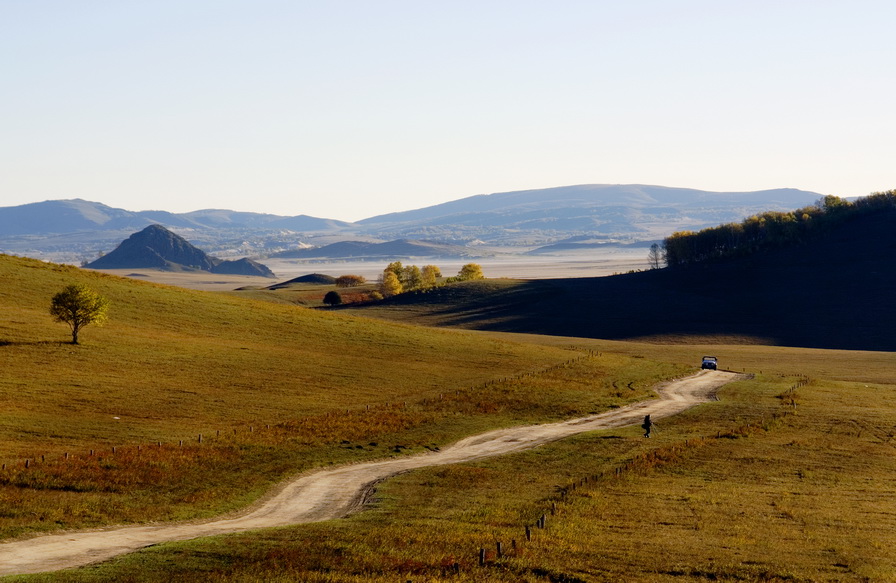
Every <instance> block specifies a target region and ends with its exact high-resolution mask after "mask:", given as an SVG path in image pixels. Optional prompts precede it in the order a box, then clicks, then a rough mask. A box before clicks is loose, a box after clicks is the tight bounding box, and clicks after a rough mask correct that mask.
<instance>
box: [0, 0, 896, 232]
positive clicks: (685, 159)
mask: <svg viewBox="0 0 896 583" xmlns="http://www.w3.org/2000/svg"><path fill="white" fill-rule="evenodd" d="M894 24H896V2H892V1H891V0H876V1H874V0H845V1H825V0H814V1H809V0H777V1H765V0H750V1H746V0H738V1H726V0H712V1H702V0H682V1H674V0H664V1H659V0H626V1H624V2H623V1H619V0H613V1H603V0H591V1H564V0H551V1H541V2H534V1H525V0H517V1H497V0H475V1H466V0H451V1H447V0H443V1H439V2H436V1H426V0H394V1H393V0H366V1H357V0H346V1H339V0H329V1H324V0H318V1H313V2H312V1H298V0H295V1H286V0H252V1H249V0H245V1H236V0H195V1H190V0H176V1H172V0H152V1H150V2H147V1H145V0H139V1H135V0H106V1H96V0H93V1H89V0H85V1H77V0H0V73H2V74H0V112H2V113H0V206H10V205H17V204H24V203H27V202H37V201H42V200H49V199H60V198H84V199H88V200H94V201H98V202H102V203H105V204H108V205H110V206H115V207H122V208H127V209H129V210H147V209H162V210H170V211H175V212H185V211H190V210H196V209H200V208H231V209H235V210H244V211H256V212H269V213H276V214H282V215H297V214H308V215H313V216H319V217H328V218H336V219H343V220H357V219H361V218H365V217H368V216H372V215H376V214H380V213H385V212H392V211H399V210H409V209H413V208H419V207H423V206H428V205H431V204H437V203H439V202H445V201H449V200H455V199H458V198H462V197H465V196H470V195H473V194H485V193H491V192H501V191H509V190H521V189H528V188H544V187H551V186H562V185H569V184H584V183H609V184H617V183H641V184H660V185H664V186H680V187H690V188H701V189H706V190H731V191H743V190H758V189H765V188H779V187H793V188H801V189H805V190H814V191H818V192H821V193H824V194H837V195H840V196H853V195H864V194H868V193H870V192H872V191H876V190H886V189H891V188H896V176H894V168H896V163H894V160H896V140H894V135H896V112H894V105H893V102H894V97H893V96H894V95H896V44H894V42H893V26H894Z"/></svg>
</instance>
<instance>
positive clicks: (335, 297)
mask: <svg viewBox="0 0 896 583" xmlns="http://www.w3.org/2000/svg"><path fill="white" fill-rule="evenodd" d="M324 303H325V304H327V305H328V306H338V305H339V304H341V303H342V296H341V295H339V292H336V291H328V292H327V295H325V296H324Z"/></svg>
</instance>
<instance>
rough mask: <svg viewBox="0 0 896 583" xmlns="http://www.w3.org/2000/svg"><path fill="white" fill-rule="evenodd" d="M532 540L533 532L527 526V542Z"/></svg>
mask: <svg viewBox="0 0 896 583" xmlns="http://www.w3.org/2000/svg"><path fill="white" fill-rule="evenodd" d="M531 540H532V530H531V529H530V528H529V525H528V524H527V525H526V542H529V541H531Z"/></svg>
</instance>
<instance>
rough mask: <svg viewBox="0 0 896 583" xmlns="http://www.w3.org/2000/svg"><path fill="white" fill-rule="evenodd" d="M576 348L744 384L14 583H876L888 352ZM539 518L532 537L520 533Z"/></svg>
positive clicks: (884, 517)
mask: <svg viewBox="0 0 896 583" xmlns="http://www.w3.org/2000/svg"><path fill="white" fill-rule="evenodd" d="M544 339H545V341H546V342H551V343H554V342H560V340H559V339H556V338H548V337H545V338H544ZM583 347H586V348H590V349H592V350H601V351H606V352H603V354H607V352H609V351H613V352H616V353H628V354H629V355H630V356H631V357H640V358H635V360H639V361H641V362H644V363H647V362H650V361H651V359H654V358H665V359H667V360H670V361H676V360H678V359H681V358H684V357H687V356H688V355H689V354H691V353H693V352H694V351H697V352H703V351H706V352H714V353H718V354H719V355H720V357H721V358H723V362H724V363H725V364H726V366H730V367H731V368H737V369H740V368H742V367H748V368H750V369H751V370H754V371H756V372H757V374H756V377H755V378H754V379H752V380H750V381H744V382H740V383H737V384H735V385H731V386H729V387H727V388H725V389H723V391H722V392H721V395H720V398H721V400H720V401H719V402H717V403H713V404H710V405H706V406H703V407H699V408H697V409H693V410H691V411H688V412H687V413H685V414H682V415H679V416H676V417H674V418H670V419H667V420H665V421H664V422H663V423H661V426H660V427H659V430H658V431H657V433H656V435H655V437H654V438H652V439H650V440H645V439H643V438H642V437H641V435H640V431H639V430H638V429H637V428H634V427H631V428H623V429H617V430H607V431H601V432H595V433H591V434H585V435H581V436H578V437H575V438H571V439H567V440H563V441H562V442H558V443H555V444H552V445H549V446H544V447H541V448H538V449H536V450H532V451H529V452H525V453H520V454H515V455H510V456H503V457H501V458H495V459H491V460H483V461H480V462H476V463H468V464H458V465H454V466H448V467H437V468H430V469H424V470H420V471H416V472H412V473H409V474H405V475H402V476H399V477H396V478H394V479H392V480H389V481H388V482H386V483H385V484H382V485H381V486H380V488H379V491H378V492H377V495H376V500H375V502H374V505H373V507H372V508H371V509H370V510H369V511H367V512H365V513H362V514H359V515H356V516H354V517H352V518H350V519H346V520H336V521H330V522H325V523H318V524H311V525H303V526H296V527H289V528H280V529H269V530H264V531H258V532H253V533H242V534H235V535H229V536H222V537H213V538H206V539H200V540H196V541H188V542H182V543H171V544H164V545H157V546H155V547H152V548H150V549H146V550H144V551H141V552H139V553H135V554H132V555H128V556H123V557H120V558H118V559H116V560H113V561H110V562H108V563H106V564H104V565H101V566H97V567H93V568H85V569H79V570H76V571H72V572H68V573H55V574H52V575H38V576H30V577H21V578H14V580H17V581H23V582H38V581H53V582H60V581H63V582H72V583H75V582H78V583H88V582H90V583H94V582H99V581H109V580H126V581H135V582H155V581H166V582H168V581H175V582H180V581H184V582H186V581H195V580H197V579H203V580H208V581H214V582H240V583H248V582H268V581H284V582H285V581H303V582H312V583H324V582H326V583H361V582H375V583H386V582H394V581H415V582H416V581H457V582H459V583H466V582H474V581H475V582H479V581H492V582H521V581H522V582H530V583H535V582H538V583H542V582H543V583H554V582H560V581H564V582H616V581H626V582H644V583H655V582H659V583H671V582H675V583H705V582H706V581H724V582H730V583H733V582H743V581H753V582H774V583H781V582H798V583H809V582H831V583H833V582H856V583H859V582H872V581H873V582H878V581H880V582H886V581H892V580H893V573H894V572H896V554H894V553H893V551H892V549H893V547H894V545H896V521H894V517H896V505H894V502H893V500H894V499H896V482H894V480H893V476H894V475H896V457H894V456H893V447H894V432H893V428H894V427H896V398H894V395H896V384H894V382H893V377H892V371H893V369H894V366H896V355H894V354H892V353H881V352H867V353H863V352H851V351H832V350H808V349H790V348H775V347H761V346H698V347H684V346H678V347H675V346H673V347H664V346H659V345H654V344H637V343H623V342H603V341H583ZM760 368H761V370H762V373H761V374H759V372H758V371H759V370H760ZM802 375H807V376H802ZM847 379H851V380H847ZM542 514H544V515H545V517H546V524H545V528H544V529H541V528H537V527H535V526H534V524H535V522H536V520H537V519H538V518H539V517H540V516H541V515H542ZM527 526H529V527H530V533H531V540H528V541H527V540H526V527H527ZM498 542H501V543H502V549H503V554H504V556H502V557H498V556H497V543H498ZM514 542H515V543H516V546H515V548H514ZM479 549H484V550H485V551H486V555H485V559H486V561H485V563H486V564H485V565H484V566H479Z"/></svg>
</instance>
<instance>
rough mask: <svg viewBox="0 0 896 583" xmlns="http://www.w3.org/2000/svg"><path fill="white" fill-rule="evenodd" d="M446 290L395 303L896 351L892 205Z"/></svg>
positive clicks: (444, 320) (646, 331)
mask: <svg viewBox="0 0 896 583" xmlns="http://www.w3.org/2000/svg"><path fill="white" fill-rule="evenodd" d="M447 293H448V292H444V293H443V294H436V293H431V294H421V295H420V296H419V297H413V296H412V297H408V298H406V299H403V300H402V302H401V303H403V304H406V305H407V307H408V308H412V306H413V308H412V309H414V310H416V311H419V312H420V314H421V316H420V322H421V323H437V324H438V325H445V326H456V327H462V328H473V329H480V330H492V331H502V332H521V333H534V334H549V335H557V336H578V337H586V338H602V339H611V340H630V339H648V340H649V339H660V340H662V341H663V342H670V341H671V342H688V341H692V340H689V338H691V337H697V338H702V339H707V338H724V339H728V340H727V341H734V342H742V343H760V342H761V343H763V344H777V345H784V346H802V347H809V348H838V349H853V350H884V351H896V212H889V213H879V214H876V215H869V216H863V217H857V218H856V219H855V220H853V221H850V222H848V223H845V224H843V225H842V226H841V227H840V228H839V229H838V230H836V231H832V232H831V233H829V234H828V235H826V236H824V237H823V238H821V239H817V240H814V241H812V242H811V243H806V244H802V245H798V246H794V247H790V248H786V249H779V250H775V251H770V252H764V253H761V254H756V255H752V256H749V257H745V258H740V259H735V260H726V261H719V262H717V263H712V264H700V265H695V266H691V267H688V268H680V269H674V270H672V269H660V270H653V271H645V272H639V273H631V274H625V275H618V276H612V277H597V278H580V279H553V280H531V281H527V282H523V283H520V284H518V285H516V286H506V287H504V288H499V289H496V290H495V291H493V292H489V293H483V294H481V295H478V296H459V297H456V298H454V300H455V301H452V299H451V298H449V297H447V295H446V294H447ZM396 299H397V298H396ZM424 305H426V306H428V309H429V311H428V312H426V311H423V310H422V307H423V306H424ZM396 306H397V307H398V306H401V304H396ZM361 313H362V314H363V311H361ZM732 339H733V340H732Z"/></svg>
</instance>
